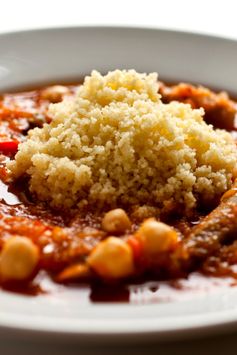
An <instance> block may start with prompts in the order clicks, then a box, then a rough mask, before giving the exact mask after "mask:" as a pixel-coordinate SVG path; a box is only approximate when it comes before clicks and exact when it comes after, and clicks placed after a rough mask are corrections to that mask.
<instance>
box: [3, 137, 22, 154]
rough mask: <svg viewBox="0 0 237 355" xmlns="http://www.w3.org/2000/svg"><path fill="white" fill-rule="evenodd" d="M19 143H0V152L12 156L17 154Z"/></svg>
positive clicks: (13, 141) (15, 141) (14, 141)
mask: <svg viewBox="0 0 237 355" xmlns="http://www.w3.org/2000/svg"><path fill="white" fill-rule="evenodd" d="M18 144H19V142H18V141H17V140H12V141H5V142H0V152H1V153H4V154H14V153H16V152H17V149H18Z"/></svg>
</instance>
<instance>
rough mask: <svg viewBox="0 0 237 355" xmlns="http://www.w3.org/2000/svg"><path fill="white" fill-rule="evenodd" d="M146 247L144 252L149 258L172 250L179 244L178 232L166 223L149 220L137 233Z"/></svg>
mask: <svg viewBox="0 0 237 355" xmlns="http://www.w3.org/2000/svg"><path fill="white" fill-rule="evenodd" d="M136 237H137V238H139V239H140V240H141V242H142V244H143V245H144V251H145V253H146V254H147V255H148V256H154V255H157V253H160V252H166V251H169V250H171V249H172V248H173V247H174V245H175V244H177V241H178V236H177V233H176V231H175V230H174V229H173V228H172V227H170V226H168V225H167V224H165V223H162V222H157V221H156V220H155V219H153V218H149V219H147V220H146V221H145V222H144V223H143V224H142V225H141V227H140V228H139V229H138V231H137V233H136Z"/></svg>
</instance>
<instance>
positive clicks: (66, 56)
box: [0, 27, 237, 343]
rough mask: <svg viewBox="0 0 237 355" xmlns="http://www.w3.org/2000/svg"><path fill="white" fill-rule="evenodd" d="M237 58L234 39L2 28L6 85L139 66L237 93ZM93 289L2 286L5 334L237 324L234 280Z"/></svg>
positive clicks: (79, 334) (0, 322)
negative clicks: (122, 291) (106, 293)
mask: <svg viewBox="0 0 237 355" xmlns="http://www.w3.org/2000/svg"><path fill="white" fill-rule="evenodd" d="M236 58H237V42H235V41H231V40H227V39H220V38H214V37H209V36H203V35H196V34H189V33H181V32H172V31H163V30H156V29H136V28H102V27H99V28H95V27H94V28H93V27H92V28H89V27H88V28H82V27H81V28H62V29H50V30H47V29H46V30H36V31H26V32H17V33H9V34H3V35H0V90H1V91H4V90H8V89H12V88H17V87H20V86H24V85H32V84H33V85H34V84H36V85H37V84H39V83H44V82H52V81H60V80H61V81H63V80H69V81H70V80H72V81H75V80H76V79H78V78H80V77H83V76H84V75H85V74H87V73H90V71H91V70H92V69H98V70H100V71H102V72H107V71H108V70H110V69H115V68H134V69H136V70H138V71H145V72H151V71H158V72H159V74H160V78H161V79H162V78H165V79H166V80H171V81H172V80H178V81H179V80H187V81H191V82H198V83H202V84H206V85H210V86H214V87H217V88H221V89H227V90H229V91H231V92H235V91H236V82H237V79H236V77H237V66H236ZM194 278H195V277H194ZM194 282H196V284H198V283H199V281H197V280H196V281H195V280H194ZM211 282H212V281H211V280H210V283H211ZM47 287H48V288H50V287H51V285H50V284H49V285H46V288H47ZM88 292H89V291H88V290H86V289H85V290H77V289H75V288H74V289H64V288H59V290H58V291H57V292H55V293H51V294H49V295H45V296H43V295H42V296H37V297H26V296H21V295H16V294H10V293H7V292H3V291H1V292H0V335H1V336H3V335H5V334H7V333H8V334H16V335H17V334H18V335H21V336H23V337H28V336H29V335H30V336H31V337H34V336H35V337H40V336H43V337H46V336H47V335H48V336H50V337H54V336H55V337H56V336H57V337H58V339H60V338H62V339H64V338H67V339H68V338H70V337H74V338H75V339H77V340H78V341H80V342H83V341H84V342H87V343H89V342H90V341H92V340H93V341H102V342H103V341H106V342H108V341H113V340H115V341H118V340H119V339H123V341H125V340H127V341H132V340H134V339H136V341H137V342H138V341H144V340H147V339H151V338H152V339H156V340H160V339H164V338H169V339H171V338H173V337H177V336H183V337H185V336H188V335H189V334H191V333H192V334H197V333H198V334H200V333H204V332H205V333H210V332H213V331H214V330H220V329H222V330H223V329H224V330H228V329H229V327H230V326H232V329H233V327H236V328H237V288H234V287H233V288H231V287H226V286H225V285H222V286H219V285H216V287H215V288H214V289H211V290H210V289H209V283H206V284H205V285H204V286H203V287H202V290H201V291H199V292H196V293H193V291H192V290H191V291H190V292H188V293H184V294H183V295H181V294H180V295H181V296H179V297H178V298H175V299H173V298H172V295H171V296H169V299H167V298H166V295H167V293H166V292H167V289H166V288H165V287H164V288H163V289H162V291H157V292H155V293H154V295H152V294H150V295H149V296H147V294H146V296H144V294H143V289H142V288H141V289H139V291H138V293H137V294H136V296H134V295H133V297H134V299H133V302H132V303H131V304H92V303H90V302H89V301H88V298H87V293H88ZM162 295H163V296H162ZM188 295H189V296H188ZM148 300H149V302H148ZM108 335H110V336H108Z"/></svg>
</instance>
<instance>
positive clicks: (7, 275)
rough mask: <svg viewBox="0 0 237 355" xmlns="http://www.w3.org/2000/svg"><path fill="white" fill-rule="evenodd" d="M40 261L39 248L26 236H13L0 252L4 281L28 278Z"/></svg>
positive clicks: (1, 271) (0, 265)
mask: <svg viewBox="0 0 237 355" xmlns="http://www.w3.org/2000/svg"><path fill="white" fill-rule="evenodd" d="M38 262H39V250H38V248H37V246H36V245H34V243H33V242H32V241H31V240H30V239H28V238H25V237H12V238H10V239H9V240H8V241H7V242H6V243H5V245H4V247H3V249H2V252H1V254H0V275H1V278H2V280H3V281H13V280H15V281H16V280H27V279H28V278H29V277H30V276H31V275H32V274H33V272H34V270H35V268H36V266H37V264H38Z"/></svg>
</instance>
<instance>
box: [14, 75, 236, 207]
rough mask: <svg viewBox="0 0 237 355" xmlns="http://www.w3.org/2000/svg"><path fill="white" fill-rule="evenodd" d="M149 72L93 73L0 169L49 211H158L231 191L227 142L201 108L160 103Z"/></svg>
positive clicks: (232, 162) (231, 155) (232, 158)
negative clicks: (25, 183)
mask: <svg viewBox="0 0 237 355" xmlns="http://www.w3.org/2000/svg"><path fill="white" fill-rule="evenodd" d="M157 92H158V84H157V74H155V73H153V74H149V75H146V74H139V73H137V72H135V71H134V70H129V71H119V70H116V71H114V72H110V73H108V74H107V75H106V76H102V75H101V74H100V73H98V72H96V71H93V72H92V74H91V76H89V77H86V78H85V82H84V84H83V85H82V86H81V87H80V88H79V90H78V93H77V95H76V97H75V98H73V99H67V100H64V101H63V102H62V103H59V104H52V105H51V106H50V109H49V114H50V116H51V117H52V122H51V123H50V124H45V125H44V126H43V128H35V129H33V130H32V131H30V132H29V134H28V138H27V140H26V141H25V142H24V143H22V144H20V146H19V151H18V153H17V154H16V157H15V160H14V161H12V162H10V163H9V165H8V167H9V169H10V171H11V174H12V177H13V178H17V177H20V176H21V175H25V174H26V175H28V176H29V188H30V191H31V192H32V193H34V194H35V195H36V196H37V197H38V198H39V199H40V200H43V201H48V202H49V203H50V205H51V206H53V207H57V208H58V207H59V208H67V207H72V206H76V205H77V206H81V205H83V204H85V203H89V204H94V205H95V206H97V207H98V208H102V207H104V206H107V207H113V206H118V205H127V206H131V205H140V206H143V205H149V206H155V207H161V208H162V207H163V206H164V205H165V204H167V201H170V200H172V201H174V202H177V203H178V204H182V205H184V207H185V208H184V211H185V210H186V211H187V210H189V209H193V208H195V207H196V206H197V205H198V204H199V202H203V201H210V200H212V199H215V198H216V197H219V196H220V195H221V194H222V193H223V192H224V191H226V190H227V189H228V188H229V187H230V185H231V179H232V177H233V176H232V171H233V169H234V168H236V158H237V153H236V148H235V145H234V142H233V140H232V138H231V136H230V135H229V134H228V133H227V132H225V131H221V130H214V129H213V127H212V126H210V125H207V124H206V123H205V122H204V121H203V117H202V116H203V114H204V111H203V109H198V110H194V109H192V108H191V107H190V106H189V105H187V104H182V103H178V102H172V103H169V104H164V103H162V101H161V98H160V95H159V94H158V93H157Z"/></svg>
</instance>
